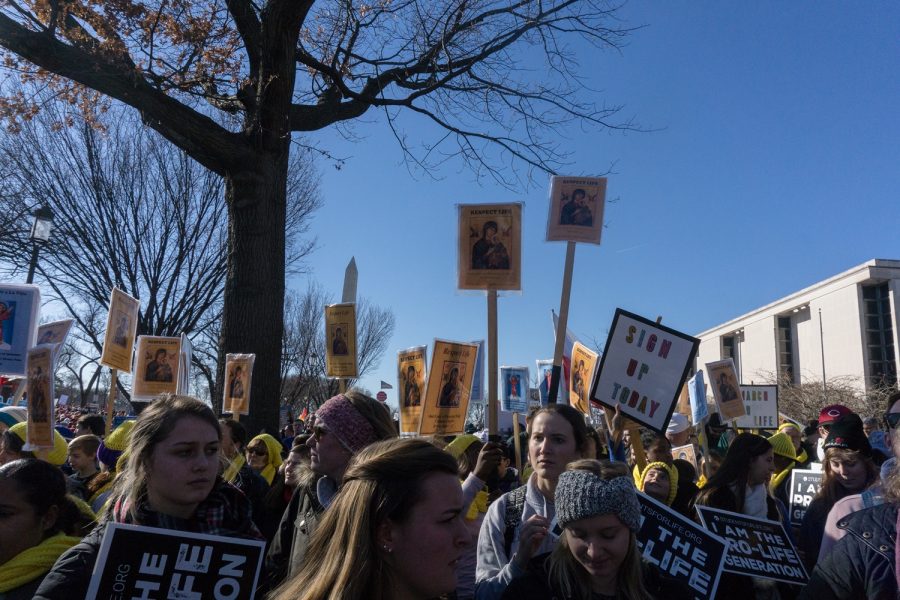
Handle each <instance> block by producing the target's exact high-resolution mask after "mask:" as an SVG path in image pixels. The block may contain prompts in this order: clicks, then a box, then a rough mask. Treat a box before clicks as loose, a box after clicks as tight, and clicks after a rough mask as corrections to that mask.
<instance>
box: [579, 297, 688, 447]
mask: <svg viewBox="0 0 900 600" xmlns="http://www.w3.org/2000/svg"><path fill="white" fill-rule="evenodd" d="M699 346H700V340H698V339H697V338H694V337H691V336H689V335H686V334H684V333H681V332H679V331H675V330H674V329H670V328H668V327H664V326H662V325H660V324H658V323H655V322H653V321H650V320H649V319H645V318H644V317H641V316H638V315H636V314H634V313H630V312H628V311H625V310H622V309H621V308H617V309H616V314H615V317H614V318H613V323H612V327H611V328H610V333H609V337H608V338H607V339H606V347H605V348H604V350H603V355H602V357H601V358H600V367H599V368H598V369H597V375H596V376H595V378H594V385H593V386H592V387H591V396H590V398H591V403H593V404H595V405H601V406H606V407H608V408H610V409H613V410H615V408H616V406H617V405H618V406H621V411H622V414H623V415H625V416H626V417H629V418H630V419H632V420H634V421H637V422H638V423H640V424H642V425H645V426H646V427H649V428H650V429H652V430H654V431H656V432H658V433H665V429H666V425H667V424H668V423H669V419H670V418H671V417H672V411H673V410H675V403H676V402H678V396H679V392H680V391H681V384H682V383H683V382H684V380H685V378H686V377H687V374H688V372H689V370H690V368H691V365H692V364H693V362H694V357H695V356H696V355H697V349H698V348H699Z"/></svg>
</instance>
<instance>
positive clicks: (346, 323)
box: [325, 303, 357, 379]
mask: <svg viewBox="0 0 900 600" xmlns="http://www.w3.org/2000/svg"><path fill="white" fill-rule="evenodd" d="M325 374H326V375H327V376H328V377H338V378H340V379H349V378H352V377H356V376H357V370H356V305H355V304H351V303H346V304H332V305H330V306H326V307H325Z"/></svg>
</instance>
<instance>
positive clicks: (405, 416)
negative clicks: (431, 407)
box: [397, 346, 428, 435]
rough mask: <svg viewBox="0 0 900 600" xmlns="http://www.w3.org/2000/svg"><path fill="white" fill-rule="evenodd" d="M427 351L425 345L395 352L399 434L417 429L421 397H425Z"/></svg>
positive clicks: (420, 413)
mask: <svg viewBox="0 0 900 600" xmlns="http://www.w3.org/2000/svg"><path fill="white" fill-rule="evenodd" d="M427 352H428V347H427V346H416V347H414V348H408V349H406V350H401V351H400V352H399V353H398V354H397V380H398V388H399V393H400V398H399V400H398V404H399V406H400V433H401V434H406V435H410V434H415V433H416V432H417V431H418V430H419V422H420V421H421V420H422V399H423V398H424V397H425V375H426V371H425V369H426V365H427V361H428V359H427Z"/></svg>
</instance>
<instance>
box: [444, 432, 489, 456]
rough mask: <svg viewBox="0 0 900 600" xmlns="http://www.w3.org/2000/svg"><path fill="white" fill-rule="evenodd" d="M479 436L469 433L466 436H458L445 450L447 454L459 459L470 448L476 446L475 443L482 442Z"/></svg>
mask: <svg viewBox="0 0 900 600" xmlns="http://www.w3.org/2000/svg"><path fill="white" fill-rule="evenodd" d="M480 441H481V440H479V439H478V437H477V436H474V435H472V434H471V433H468V434H466V435H458V436H456V439H454V440H453V441H452V442H450V443H449V444H447V447H446V448H444V450H445V451H446V452H449V453H450V456H452V457H453V458H456V459H458V458H459V457H460V456H462V455H463V454H464V453H465V451H466V450H468V449H469V446H471V445H472V444H474V443H475V442H480Z"/></svg>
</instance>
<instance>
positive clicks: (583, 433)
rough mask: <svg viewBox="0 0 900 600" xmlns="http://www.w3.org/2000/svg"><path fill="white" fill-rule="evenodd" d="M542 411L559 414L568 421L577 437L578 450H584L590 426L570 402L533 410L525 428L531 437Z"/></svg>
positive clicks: (576, 445) (576, 447) (576, 446)
mask: <svg viewBox="0 0 900 600" xmlns="http://www.w3.org/2000/svg"><path fill="white" fill-rule="evenodd" d="M542 413H547V414H551V415H554V414H555V415H559V416H561V417H562V418H563V419H565V420H566V421H568V422H569V425H571V426H572V434H573V435H574V437H575V449H576V450H578V452H582V451H583V450H584V446H585V444H586V443H587V437H588V428H587V425H585V423H584V415H583V414H581V412H580V411H578V410H577V409H575V408H572V407H571V406H569V405H568V404H548V405H547V406H542V407H541V408H539V409H537V410H535V411H533V412H532V413H531V420H530V421H528V426H527V427H526V428H525V431H527V432H528V437H529V438H530V437H531V427H532V424H533V423H534V420H535V419H536V418H537V417H538V415H540V414H542Z"/></svg>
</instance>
